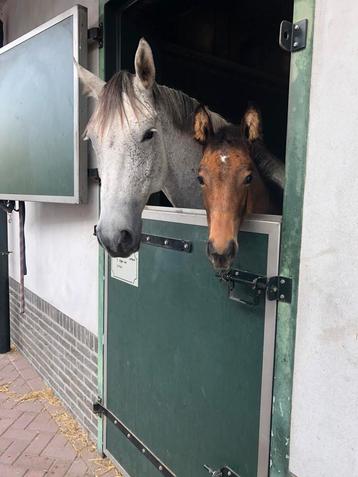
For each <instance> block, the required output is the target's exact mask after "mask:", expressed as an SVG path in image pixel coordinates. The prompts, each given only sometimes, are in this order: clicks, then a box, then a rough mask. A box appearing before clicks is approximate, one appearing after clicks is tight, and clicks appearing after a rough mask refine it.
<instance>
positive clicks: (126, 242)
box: [119, 230, 133, 248]
mask: <svg viewBox="0 0 358 477" xmlns="http://www.w3.org/2000/svg"><path fill="white" fill-rule="evenodd" d="M119 243H120V244H121V245H122V247H124V248H129V247H131V245H132V243H133V237H132V234H131V233H130V232H129V231H128V230H121V232H120V240H119Z"/></svg>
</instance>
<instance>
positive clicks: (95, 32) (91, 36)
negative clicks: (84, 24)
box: [87, 23, 103, 48]
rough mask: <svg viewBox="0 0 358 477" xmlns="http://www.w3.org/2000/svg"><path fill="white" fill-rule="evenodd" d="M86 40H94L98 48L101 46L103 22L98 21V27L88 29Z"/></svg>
mask: <svg viewBox="0 0 358 477" xmlns="http://www.w3.org/2000/svg"><path fill="white" fill-rule="evenodd" d="M87 38H88V41H91V42H93V41H95V42H97V43H98V48H103V23H100V24H99V25H98V27H93V28H90V29H89V30H88V34H87Z"/></svg>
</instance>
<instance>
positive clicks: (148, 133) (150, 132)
mask: <svg viewBox="0 0 358 477" xmlns="http://www.w3.org/2000/svg"><path fill="white" fill-rule="evenodd" d="M155 132H157V130H156V129H155V128H151V129H148V131H146V132H145V133H144V135H143V137H142V142H144V141H149V140H150V139H152V137H153V136H154V133H155Z"/></svg>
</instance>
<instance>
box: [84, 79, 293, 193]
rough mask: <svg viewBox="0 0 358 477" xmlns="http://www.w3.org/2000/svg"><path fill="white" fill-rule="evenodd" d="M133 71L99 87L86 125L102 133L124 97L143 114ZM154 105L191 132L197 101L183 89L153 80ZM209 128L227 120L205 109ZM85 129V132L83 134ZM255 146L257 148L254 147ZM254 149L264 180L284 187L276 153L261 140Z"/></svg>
mask: <svg viewBox="0 0 358 477" xmlns="http://www.w3.org/2000/svg"><path fill="white" fill-rule="evenodd" d="M134 78H135V75H134V74H132V73H129V72H128V71H120V72H118V73H116V74H115V75H114V76H113V77H112V78H111V79H110V80H109V81H108V83H106V85H105V86H104V87H103V90H102V92H101V95H100V97H99V99H98V104H97V108H96V110H95V112H94V113H93V115H92V118H91V119H90V121H89V123H88V125H87V128H86V131H87V129H88V128H89V127H91V128H92V127H93V128H95V129H96V130H97V131H98V132H99V134H100V135H101V136H103V134H104V132H105V130H106V129H107V127H109V126H110V125H111V124H112V122H113V120H114V119H115V118H118V116H119V118H120V120H121V121H123V120H125V119H126V109H125V101H124V97H126V99H127V100H128V101H129V103H130V105H131V107H132V108H133V110H134V112H135V114H136V115H138V114H145V112H146V110H147V111H148V106H147V105H146V104H144V103H143V102H142V101H141V100H140V98H138V95H137V94H136V91H135V87H134ZM153 98H154V106H155V107H156V109H157V110H158V111H161V110H162V111H165V113H166V114H167V116H168V117H169V118H171V119H172V121H173V124H174V126H175V127H176V128H177V129H179V130H180V131H183V132H186V133H188V134H190V135H193V125H194V116H195V112H196V110H197V108H198V106H199V104H200V103H199V102H198V101H197V100H196V99H194V98H191V97H190V96H188V95H187V94H185V93H183V92H182V91H178V90H175V89H172V88H168V87H167V86H162V85H159V84H157V83H154V85H153ZM208 112H209V114H210V118H211V122H212V125H213V129H214V131H215V132H216V131H217V130H218V129H220V128H222V127H223V126H227V125H228V124H229V123H228V122H227V121H226V120H225V119H224V118H223V117H222V116H220V115H219V114H217V113H214V112H213V111H209V110H208ZM86 131H85V134H86ZM256 149H257V150H256ZM256 149H255V152H254V157H255V162H256V164H257V166H258V168H259V170H260V172H261V173H262V174H263V177H264V178H265V180H267V181H269V182H272V183H274V184H276V185H277V186H279V187H280V188H281V189H283V188H284V181H285V170H284V165H283V163H281V161H279V160H278V159H277V158H276V157H274V156H273V155H272V154H270V153H269V152H268V151H267V149H266V147H265V145H264V144H263V142H262V144H261V146H260V147H257V148H256Z"/></svg>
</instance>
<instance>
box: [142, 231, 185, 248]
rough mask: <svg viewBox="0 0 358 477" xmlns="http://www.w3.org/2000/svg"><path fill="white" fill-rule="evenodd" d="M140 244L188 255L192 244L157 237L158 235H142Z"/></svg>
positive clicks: (180, 240)
mask: <svg viewBox="0 0 358 477" xmlns="http://www.w3.org/2000/svg"><path fill="white" fill-rule="evenodd" d="M142 243H145V244H147V245H153V246H154V247H162V248H167V249H168V250H176V251H177V252H187V253H190V252H191V249H192V243H191V242H189V241H188V240H182V239H174V238H169V237H159V236H158V235H151V234H142Z"/></svg>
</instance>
